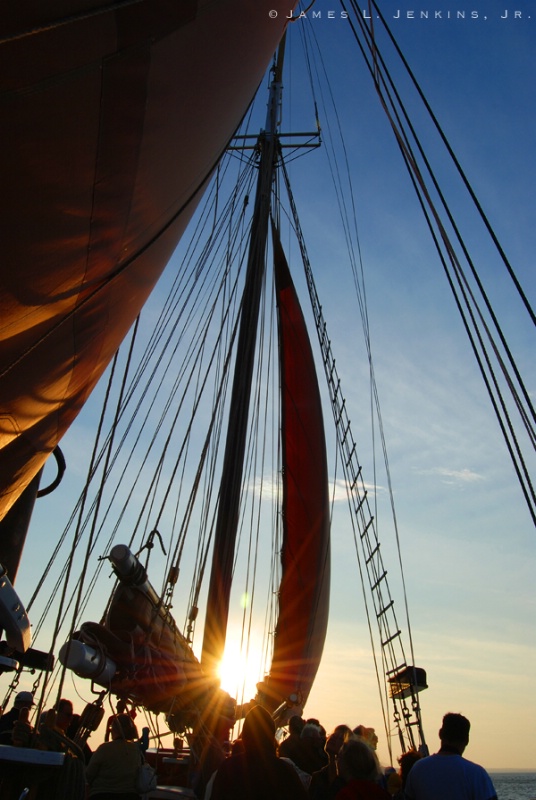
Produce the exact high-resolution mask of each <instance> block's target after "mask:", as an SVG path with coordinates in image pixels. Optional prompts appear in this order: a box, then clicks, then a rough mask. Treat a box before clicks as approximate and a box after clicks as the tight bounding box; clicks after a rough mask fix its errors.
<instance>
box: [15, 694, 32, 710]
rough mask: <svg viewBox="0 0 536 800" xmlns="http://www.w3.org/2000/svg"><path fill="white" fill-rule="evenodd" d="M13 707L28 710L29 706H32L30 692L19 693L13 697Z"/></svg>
mask: <svg viewBox="0 0 536 800" xmlns="http://www.w3.org/2000/svg"><path fill="white" fill-rule="evenodd" d="M14 705H16V706H20V708H30V706H34V705H35V703H34V699H33V694H32V693H31V692H19V693H18V695H17V696H16V697H15V700H14Z"/></svg>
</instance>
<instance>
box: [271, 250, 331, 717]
mask: <svg viewBox="0 0 536 800" xmlns="http://www.w3.org/2000/svg"><path fill="white" fill-rule="evenodd" d="M275 238H276V237H275V236H274V239H275ZM274 250H275V256H274V260H275V274H276V292H277V299H278V309H279V337H280V362H281V392H282V397H281V403H282V430H283V435H282V440H283V509H282V512H283V531H284V533H283V551H282V580H281V586H280V591H279V618H278V622H277V627H276V632H275V646H274V655H273V660H272V666H271V670H270V674H269V676H268V677H267V678H266V679H265V681H264V685H263V686H262V689H261V691H262V693H263V694H264V693H266V694H267V695H268V697H270V698H271V700H270V701H268V704H269V705H272V707H273V706H274V705H279V703H280V702H281V701H282V700H283V699H284V698H286V697H288V696H289V695H291V694H293V693H297V694H299V695H300V696H301V702H302V703H305V701H306V699H307V696H308V694H309V691H310V689H311V686H312V684H313V681H314V679H315V676H316V672H317V669H318V666H319V663H320V658H321V656H322V650H323V647H324V640H325V636H326V629H327V619H328V610H329V587H330V541H329V536H330V523H329V494H328V476H327V458H326V445H325V436H324V424H323V419H322V406H321V401H320V392H319V389H318V381H317V377H316V371H315V366H314V361H313V354H312V350H311V344H310V341H309V337H308V334H307V329H306V327H305V320H304V318H303V314H302V311H301V308H300V305H299V302H298V298H297V295H296V291H295V289H294V285H293V283H292V279H291V277H290V273H289V270H288V266H287V262H286V258H285V255H284V253H283V250H282V247H281V244H280V242H279V240H278V239H277V240H276V241H274ZM264 702H266V701H264V700H263V703H264Z"/></svg>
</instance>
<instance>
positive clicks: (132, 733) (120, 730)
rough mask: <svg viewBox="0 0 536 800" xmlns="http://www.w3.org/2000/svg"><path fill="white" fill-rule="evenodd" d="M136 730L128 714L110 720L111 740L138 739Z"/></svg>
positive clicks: (129, 740) (118, 715)
mask: <svg viewBox="0 0 536 800" xmlns="http://www.w3.org/2000/svg"><path fill="white" fill-rule="evenodd" d="M138 738H139V737H138V729H137V728H136V725H135V724H134V721H133V719H132V718H131V717H130V716H129V715H128V714H117V716H115V717H114V718H113V720H112V739H126V740H127V741H128V742H131V741H133V740H134V739H138Z"/></svg>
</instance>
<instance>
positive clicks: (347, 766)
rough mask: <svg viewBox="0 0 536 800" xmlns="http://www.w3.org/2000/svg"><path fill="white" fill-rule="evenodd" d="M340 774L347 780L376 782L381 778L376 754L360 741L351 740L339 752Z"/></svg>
mask: <svg viewBox="0 0 536 800" xmlns="http://www.w3.org/2000/svg"><path fill="white" fill-rule="evenodd" d="M339 772H340V773H341V775H342V776H343V777H344V778H346V779H347V780H348V779H352V778H360V779H361V780H368V781H375V780H377V779H378V778H379V777H380V769H379V764H378V759H377V758H376V755H375V753H373V751H372V750H371V749H370V747H368V746H367V745H366V744H365V742H363V741H361V740H360V739H349V740H348V741H347V742H345V743H344V744H343V746H342V747H341V749H340V750H339Z"/></svg>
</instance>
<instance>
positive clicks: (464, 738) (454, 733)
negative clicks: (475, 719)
mask: <svg viewBox="0 0 536 800" xmlns="http://www.w3.org/2000/svg"><path fill="white" fill-rule="evenodd" d="M470 727H471V723H470V722H469V720H468V719H467V718H466V717H464V716H462V714H452V713H450V712H449V713H448V714H445V716H444V717H443V724H442V726H441V728H440V730H439V738H440V739H441V744H442V745H444V746H446V747H450V748H451V749H454V750H457V751H458V752H459V753H460V755H461V754H462V753H463V751H464V750H465V748H466V747H467V745H468V743H469V729H470Z"/></svg>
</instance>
